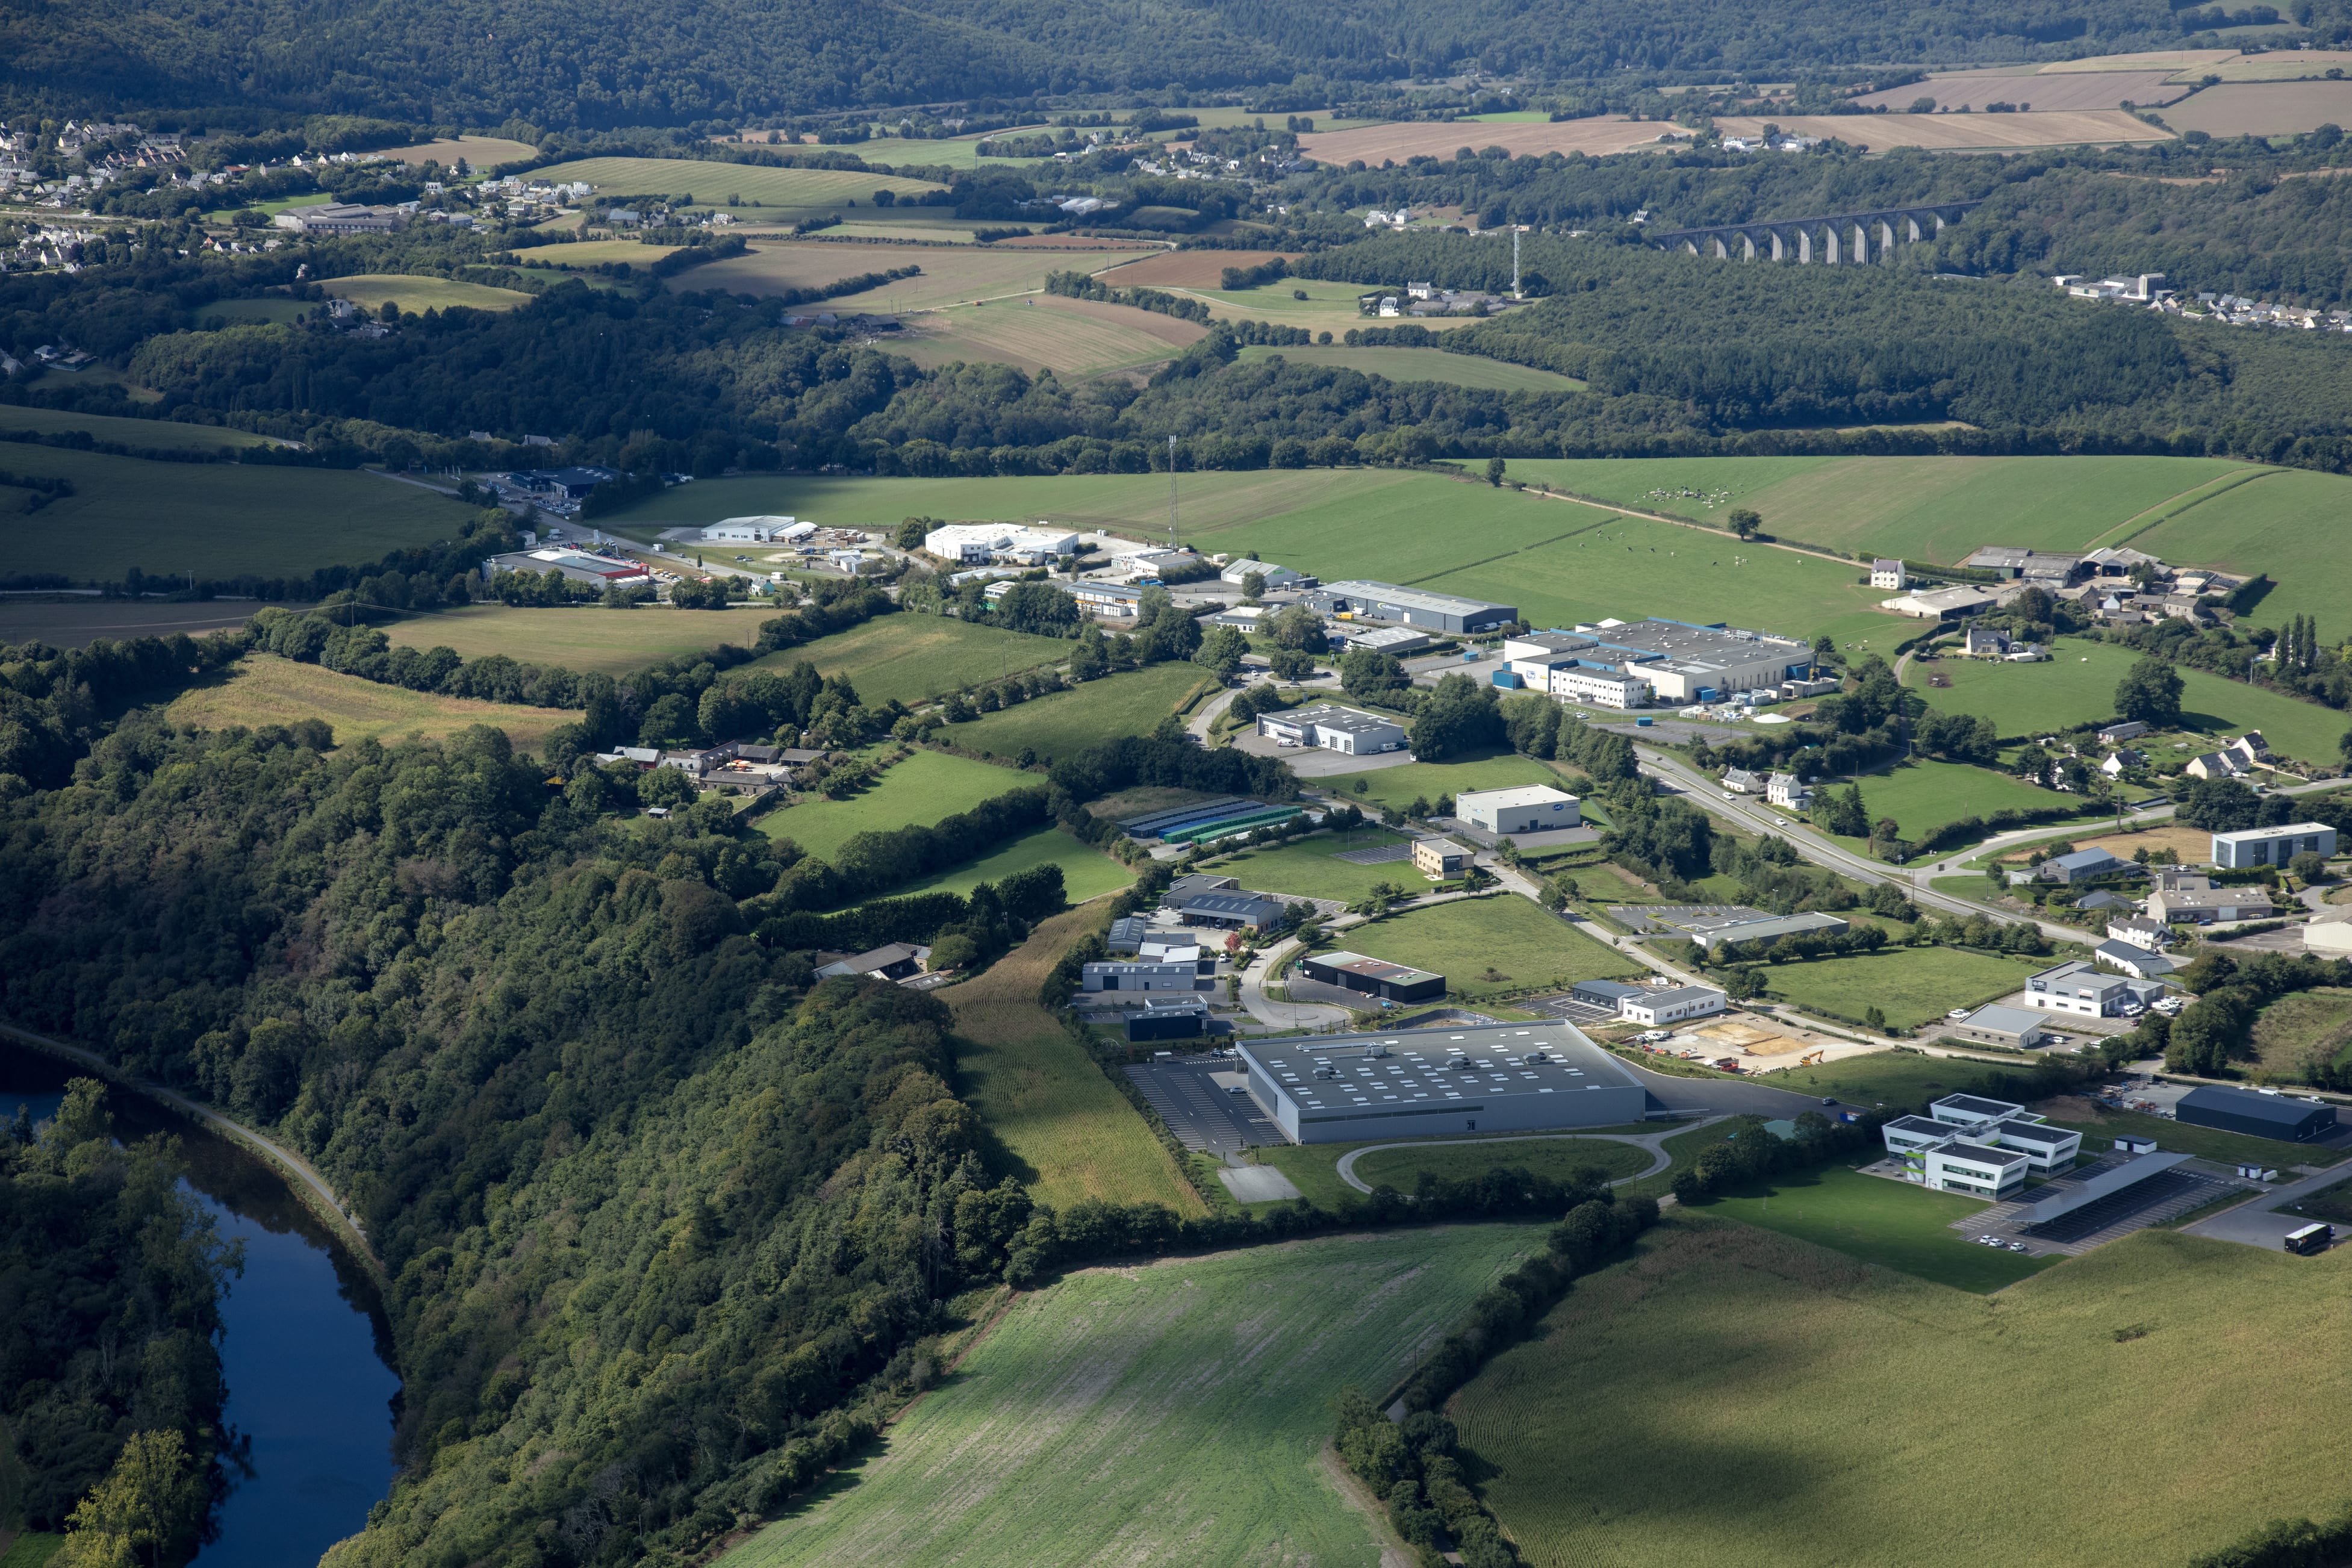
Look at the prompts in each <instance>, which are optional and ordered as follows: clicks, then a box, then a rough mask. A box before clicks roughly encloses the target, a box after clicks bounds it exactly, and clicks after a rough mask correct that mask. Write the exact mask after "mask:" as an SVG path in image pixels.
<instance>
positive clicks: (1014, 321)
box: [890, 294, 1208, 376]
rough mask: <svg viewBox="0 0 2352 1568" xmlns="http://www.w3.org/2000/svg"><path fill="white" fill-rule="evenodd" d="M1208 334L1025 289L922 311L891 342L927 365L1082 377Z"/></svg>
mask: <svg viewBox="0 0 2352 1568" xmlns="http://www.w3.org/2000/svg"><path fill="white" fill-rule="evenodd" d="M1207 335H1208V329H1207V328H1205V327H1202V326H1201V325H1199V324H1198V323H1197V322H1193V321H1185V320H1183V319H1182V318H1181V317H1177V316H1162V315H1158V314H1155V313H1153V312H1152V311H1150V310H1138V309H1136V308H1135V307H1134V306H1132V305H1115V304H1111V303H1108V302H1107V301H1105V300H1072V299H1067V298H1065V297H1063V296H1061V295H1056V294H1031V295H1028V296H1026V297H1025V298H1023V299H1018V300H994V301H992V302H991V303H988V304H985V305H982V304H972V305H956V306H950V307H948V308H945V309H939V310H927V311H925V312H923V313H922V314H921V315H919V316H915V317H912V318H910V319H909V320H908V321H907V322H906V330H905V331H902V332H900V333H899V335H898V339H897V340H896V341H895V342H892V344H891V345H890V346H891V350H892V352H893V353H903V354H905V355H906V356H907V357H908V359H911V360H913V361H914V362H915V363H918V364H920V365H923V366H926V367H937V366H940V365H945V364H951V363H956V362H958V361H961V362H962V363H967V364H972V363H999V364H1010V365H1016V366H1018V367H1020V368H1021V369H1023V370H1025V371H1027V372H1029V373H1030V374H1038V373H1040V372H1042V371H1047V370H1050V371H1053V372H1055V374H1059V375H1081V376H1084V375H1097V374H1101V373H1102V372H1104V371H1107V370H1118V369H1123V368H1130V367H1134V366H1139V365H1147V364H1160V363H1166V362H1167V361H1169V360H1171V359H1173V358H1175V357H1176V355H1177V354H1179V353H1182V352H1183V351H1184V350H1185V349H1186V348H1188V347H1190V346H1191V345H1192V344H1193V343H1195V342H1199V341H1200V340H1201V339H1202V338H1203V337H1206V336H1207Z"/></svg>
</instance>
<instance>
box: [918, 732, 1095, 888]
mask: <svg viewBox="0 0 2352 1568" xmlns="http://www.w3.org/2000/svg"><path fill="white" fill-rule="evenodd" d="M983 765H985V764H983ZM999 771H1002V770H999ZM1049 864H1050V865H1055V866H1059V867H1060V868H1062V891H1063V893H1064V894H1065V895H1066V897H1067V898H1068V899H1069V900H1070V902H1072V903H1074V904H1082V903H1084V902H1086V901H1087V900H1088V899H1098V898H1100V897H1102V896H1103V895H1104V894H1105V893H1116V892H1117V891H1118V890H1119V889H1121V888H1124V887H1126V886H1127V885H1128V884H1129V882H1132V881H1134V880H1135V873H1134V872H1132V871H1130V870H1129V869H1128V868H1126V867H1125V866H1122V865H1120V864H1119V863H1118V861H1116V860H1114V859H1112V858H1110V857H1109V856H1108V855H1106V854H1104V853H1103V852H1102V851H1101V850H1099V849H1097V848H1094V847H1092V846H1090V845H1087V844H1082V843H1080V842H1079V841H1078V840H1077V839H1076V838H1074V837H1071V836H1070V835H1068V834H1066V833H1065V832H1063V831H1062V830H1061V829H1060V828H1058V827H1041V828H1038V829H1037V830H1036V831H1035V832H1034V833H1026V834H1024V835H1022V836H1021V837H1018V838H1016V839H1014V840H1013V842H1012V843H1010V844H1007V845H1006V846H1004V847H1003V848H1002V849H999V850H997V851H996V852H995V853H993V854H991V855H983V856H982V857H981V858H979V859H977V860H967V861H965V862H964V863H963V864H962V865H961V866H956V867H951V868H949V869H948V870H945V871H942V872H940V874H939V875H938V876H936V877H931V878H929V879H925V880H923V881H920V882H911V883H908V884H907V885H905V886H903V887H898V888H893V889H890V896H891V897H892V898H905V897H907V896H908V895H911V894H915V893H970V892H971V890H972V889H974V888H976V887H978V886H979V885H980V884H981V883H982V882H1001V881H1003V880H1004V879H1005V878H1007V877H1009V876H1011V875H1012V874H1013V872H1015V871H1026V870H1027V869H1029V868H1031V867H1032V866H1045V865H1049Z"/></svg>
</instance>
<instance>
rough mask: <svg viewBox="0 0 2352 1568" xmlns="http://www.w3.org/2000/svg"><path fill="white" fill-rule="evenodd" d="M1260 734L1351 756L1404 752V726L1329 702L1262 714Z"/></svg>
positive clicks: (1260, 716) (1259, 725) (1258, 724)
mask: <svg viewBox="0 0 2352 1568" xmlns="http://www.w3.org/2000/svg"><path fill="white" fill-rule="evenodd" d="M1257 732H1258V733H1259V734H1261V735H1266V736H1270V737H1272V738H1273V739H1275V740H1276V741H1289V742H1294V743H1296V744H1297V745H1301V746H1314V747H1317V748H1318V749H1320V750H1322V751H1326V752H1341V753H1343V754H1344V755H1347V756H1350V757H1364V756H1371V755H1374V754H1375V753H1378V752H1401V751H1402V750H1403V749H1404V729H1403V726H1402V725H1400V724H1398V723H1397V722H1396V721H1394V720H1391V719H1382V718H1381V717H1380V716H1378V715H1377V714H1372V713H1366V712H1364V711H1362V710H1360V709H1355V708H1339V707H1334V706H1333V705H1332V704H1330V703H1328V702H1325V703H1318V704H1317V705H1316V706H1315V707H1312V708H1294V709H1292V710H1290V711H1289V712H1287V713H1261V714H1259V715H1258V721H1257Z"/></svg>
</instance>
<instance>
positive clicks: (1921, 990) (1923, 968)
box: [1761, 947, 2050, 1029]
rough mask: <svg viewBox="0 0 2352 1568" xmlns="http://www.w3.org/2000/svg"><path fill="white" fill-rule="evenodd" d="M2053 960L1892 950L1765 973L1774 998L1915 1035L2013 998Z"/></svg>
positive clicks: (1779, 966) (1778, 966)
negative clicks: (1876, 1016) (1872, 1016)
mask: <svg viewBox="0 0 2352 1568" xmlns="http://www.w3.org/2000/svg"><path fill="white" fill-rule="evenodd" d="M2049 966H2050V960H2048V959H2031V960H2027V959H2015V958H2002V957H1998V956H1996V955H1994V954H1992V953H1989V952H1973V951H1970V950H1969V949H1967V948H1957V947H1888V948H1883V949H1881V950H1880V951H1879V952H1868V953H1862V954H1859V955H1857V956H1854V957H1851V958H1816V959H1812V960H1811V961H1809V962H1806V963H1769V964H1766V965H1764V966H1763V968H1762V970H1761V973H1762V974H1763V977H1764V984H1766V986H1767V987H1769V990H1770V992H1771V995H1772V999H1773V1000H1774V1001H1777V1002H1788V1003H1792V1004H1794V1005H1796V1006H1797V1007H1798V1008H1799V1009H1800V1010H1802V1009H1807V1008H1820V1009H1822V1010H1823V1011H1825V1012H1830V1013H1833V1014H1837V1015H1839V1016H1843V1017H1847V1018H1859V1017H1861V1016H1863V1015H1864V1012H1865V1011H1867V1010H1868V1009H1869V1008H1871V1007H1877V1008H1878V1009H1880V1010H1881V1011H1882V1012H1884V1013H1885V1015H1886V1021H1887V1023H1888V1024H1890V1025H1892V1026H1894V1027H1895V1028H1898V1029H1916V1028H1918V1027H1919V1026H1921V1025H1923V1024H1930V1023H1934V1022H1937V1020H1939V1019H1941V1018H1942V1017H1943V1016H1944V1015H1945V1014H1946V1013H1948V1012H1949V1011H1951V1010H1952V1009H1953V1008H1955V1007H1974V1006H1976V1005H1979V1004H1980V1003H1985V1002H1990V1001H1991V1000H1992V999H1993V998H1995V997H1996V996H2004V995H2007V994H2009V993H2010V992H2011V991H2015V990H2018V989H2019V988H2021V987H2022V986H2023V985H2024V984H2025V977H2026V976H2027V975H2029V974H2032V973H2035V972H2036V971H2037V970H2042V969H2047V968H2048V967H2049Z"/></svg>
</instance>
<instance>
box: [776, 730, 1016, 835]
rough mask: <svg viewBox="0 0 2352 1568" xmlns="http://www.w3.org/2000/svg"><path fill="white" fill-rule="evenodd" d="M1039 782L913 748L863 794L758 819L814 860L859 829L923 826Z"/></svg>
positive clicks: (789, 808)
mask: <svg viewBox="0 0 2352 1568" xmlns="http://www.w3.org/2000/svg"><path fill="white" fill-rule="evenodd" d="M1044 782H1045V781H1044V780H1042V779H1040V778H1038V777H1037V776H1036V775H1035V774H1034V773H1021V772H1018V771H1016V770H1014V769H1012V768H1000V767H997V766H995V765H993V764H992V763H983V762H978V761H975V760H974V759H972V758H971V757H959V756H954V755H951V754H950V753H948V752H916V753H915V754H914V755H913V756H911V757H908V759H907V760H906V761H904V762H902V763H896V764H894V765H893V766H891V767H888V768H886V769H884V770H883V773H882V776H881V778H880V779H878V780H877V781H876V783H875V784H874V785H873V787H872V788H870V789H868V790H866V793H865V794H863V795H852V796H851V797H850V798H848V799H847V800H808V801H803V802H802V803H801V804H799V805H787V806H784V807H782V808H781V809H779V810H776V811H772V812H770V813H768V815H767V816H763V817H761V819H760V824H759V826H760V831H761V832H762V833H764V834H766V835H767V836H768V837H771V838H789V839H791V840H792V841H793V843H795V844H797V845H799V846H800V847H802V848H803V849H804V850H806V851H807V852H808V853H809V854H811V855H814V856H816V857H817V858H819V859H825V858H830V857H832V856H834V855H836V854H838V853H840V850H841V847H842V846H843V845H845V844H846V843H848V842H849V841H850V839H851V838H853V837H856V835H858V834H860V833H866V832H877V833H887V832H889V831H890V830H891V829H893V828H898V827H904V826H907V825H908V824H909V823H921V824H923V825H924V826H929V825H930V824H932V823H935V822H937V821H939V820H940V818H941V817H947V816H954V815H956V813H958V812H960V811H969V810H971V808H972V807H973V806H975V805H979V804H980V803H981V802H982V801H984V800H994V799H995V798H996V797H997V796H998V795H1005V794H1009V793H1010V792H1012V791H1013V790H1016V789H1023V788H1026V787H1029V786H1031V785H1034V784H1043V783H1044Z"/></svg>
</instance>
